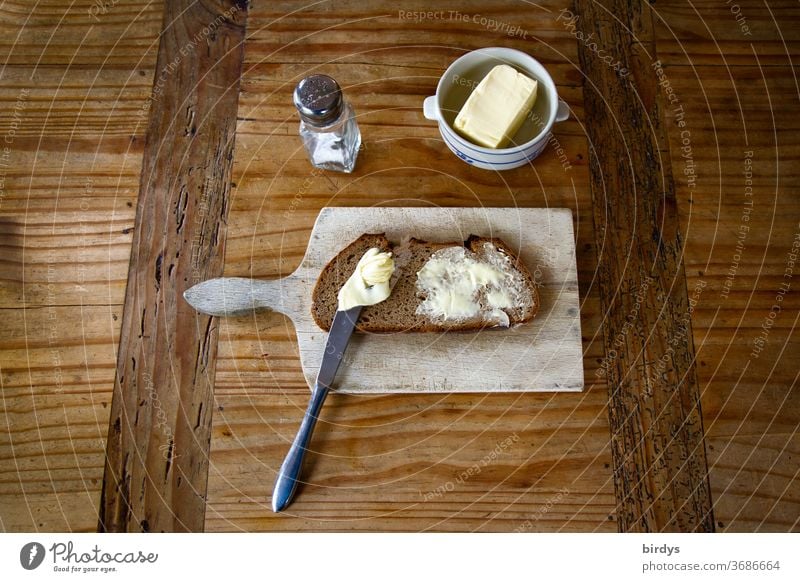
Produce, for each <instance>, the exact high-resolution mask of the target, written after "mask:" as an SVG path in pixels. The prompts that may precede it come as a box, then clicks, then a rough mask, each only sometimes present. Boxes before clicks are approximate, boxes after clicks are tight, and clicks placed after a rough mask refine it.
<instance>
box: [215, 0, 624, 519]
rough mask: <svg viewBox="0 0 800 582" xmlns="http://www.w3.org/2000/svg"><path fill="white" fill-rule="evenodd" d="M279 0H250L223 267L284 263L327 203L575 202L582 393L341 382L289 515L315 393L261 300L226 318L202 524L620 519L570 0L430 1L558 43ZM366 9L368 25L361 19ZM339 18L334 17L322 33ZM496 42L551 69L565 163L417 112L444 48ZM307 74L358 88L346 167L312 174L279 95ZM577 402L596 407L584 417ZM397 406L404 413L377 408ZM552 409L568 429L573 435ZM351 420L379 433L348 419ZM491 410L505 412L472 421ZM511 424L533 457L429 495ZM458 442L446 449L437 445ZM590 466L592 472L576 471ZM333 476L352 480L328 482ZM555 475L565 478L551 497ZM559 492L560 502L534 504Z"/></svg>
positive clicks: (289, 335)
mask: <svg viewBox="0 0 800 582" xmlns="http://www.w3.org/2000/svg"><path fill="white" fill-rule="evenodd" d="M540 4H541V3H540ZM288 5H289V4H288V3H270V4H266V3H263V4H257V5H255V6H254V7H253V9H252V10H251V12H250V14H249V15H248V40H247V45H246V47H245V71H244V73H243V78H242V88H243V91H242V93H241V98H240V106H239V114H240V119H239V125H238V129H237V140H236V152H235V157H234V196H233V199H232V206H231V214H230V220H229V227H230V228H229V236H228V242H227V244H226V258H225V275H226V276H242V277H259V278H266V277H275V276H279V275H288V274H289V273H291V272H292V271H293V270H294V269H295V268H296V267H297V266H298V265H299V263H300V261H301V259H302V257H303V254H304V253H305V250H306V247H307V245H308V241H309V236H310V232H311V227H312V225H313V224H314V220H315V219H316V217H317V215H318V213H319V211H320V209H321V208H322V207H325V206H340V207H341V206H432V207H438V206H442V207H459V206H469V207H474V206H488V207H491V206H500V207H512V208H513V207H523V208H536V207H539V208H548V207H549V208H553V207H555V208H559V207H565V208H570V209H572V211H573V217H574V231H575V236H576V247H577V249H578V253H577V260H578V279H579V287H580V299H581V329H582V334H583V351H584V370H585V382H586V392H585V393H584V395H582V396H580V397H579V398H578V400H571V399H563V398H561V396H563V395H559V396H558V397H554V398H548V397H543V398H528V397H526V398H525V399H524V400H519V401H517V400H514V399H513V398H510V397H501V395H490V396H487V395H483V394H480V395H466V394H460V395H459V394H454V395H447V396H446V397H445V398H444V399H443V400H442V399H441V398H439V397H427V398H426V397H424V396H408V397H403V398H400V397H386V398H383V397H381V398H364V397H362V396H357V397H349V398H344V397H342V399H341V404H339V403H337V402H334V404H333V406H332V408H331V409H328V404H330V402H329V403H327V404H326V407H325V410H324V412H323V417H322V422H323V424H324V425H327V423H331V424H332V425H335V426H329V427H328V426H326V428H325V429H324V430H320V432H319V433H317V435H316V437H315V439H314V443H315V444H314V449H315V451H316V452H317V453H318V454H314V461H313V466H311V472H310V473H309V475H308V481H309V482H310V484H309V485H308V486H306V487H305V488H304V489H303V491H302V493H301V495H300V496H299V497H298V498H297V499H296V500H295V503H294V504H293V505H292V507H291V508H290V511H289V512H288V513H286V514H283V515H281V516H275V515H273V514H272V512H271V510H270V509H269V506H268V498H269V495H270V493H271V487H272V483H273V479H274V475H275V471H277V469H278V467H279V466H280V463H281V462H282V460H283V457H284V455H285V453H286V450H287V447H288V442H289V439H290V438H291V437H293V434H294V431H295V430H296V428H297V425H298V424H299V422H300V419H301V417H302V413H303V410H304V408H305V402H306V401H307V398H308V387H307V385H306V382H305V379H304V377H303V374H302V370H301V368H300V361H299V357H298V351H297V342H296V340H295V338H294V329H293V327H292V325H291V322H290V321H289V320H288V319H286V318H284V317H282V316H280V315H276V314H269V313H258V314H253V315H252V316H247V317H241V318H235V319H226V320H224V321H223V320H221V321H220V328H219V337H220V343H219V355H218V362H217V375H216V386H215V398H216V402H217V405H219V406H222V407H223V409H224V410H223V411H219V410H218V409H217V410H215V415H214V420H213V431H212V441H211V467H210V474H209V498H208V500H209V503H208V513H207V524H206V529H207V531H218V530H223V531H241V530H247V531H254V530H255V531H268V530H274V529H280V530H318V529H328V530H369V531H382V530H387V531H415V530H442V531H470V530H473V529H480V528H482V527H483V528H484V529H486V530H487V531H513V530H515V529H517V528H520V527H523V526H525V524H526V522H528V521H530V524H529V525H528V527H529V528H530V530H531V531H538V530H542V531H558V530H569V531H592V530H595V529H596V530H599V531H613V530H615V529H616V524H615V522H614V519H615V518H614V511H613V505H614V503H613V481H612V475H611V468H610V463H611V458H610V450H609V447H608V446H607V444H608V420H607V413H606V411H605V408H604V406H605V400H606V398H607V396H606V385H605V379H604V378H598V377H597V376H596V374H595V371H596V369H597V368H598V366H599V363H600V362H601V361H602V355H603V351H602V345H601V342H600V341H599V336H598V330H599V326H600V321H601V320H602V315H601V311H600V306H599V304H600V300H599V297H598V295H597V286H596V284H594V276H595V267H596V250H595V245H594V240H595V237H594V232H593V224H592V220H591V218H590V216H589V215H587V214H586V209H587V208H590V207H591V193H590V191H589V187H588V183H589V175H588V166H587V161H588V144H587V140H586V137H585V132H584V129H583V126H585V124H586V123H588V120H587V119H586V118H585V116H584V114H583V95H582V89H581V85H582V80H581V79H582V78H581V75H580V73H579V71H578V70H577V68H576V67H575V65H574V61H575V58H576V55H577V49H576V46H575V41H574V38H572V37H571V36H570V35H569V33H568V32H567V31H566V30H565V29H564V27H563V26H562V24H561V23H559V22H556V20H555V18H556V16H557V15H558V11H559V10H560V9H561V8H564V7H566V6H567V2H566V1H563V0H558V1H548V2H545V3H544V4H542V5H541V6H542V7H534V6H532V7H526V8H525V9H524V10H523V9H521V8H520V7H519V6H516V5H513V4H509V3H503V2H497V3H491V4H487V3H486V2H474V1H470V2H444V3H442V4H441V8H439V7H438V5H437V10H439V9H441V10H454V11H455V10H459V11H460V12H461V13H464V14H469V15H472V14H487V15H492V16H494V17H499V18H500V19H501V20H503V21H506V20H507V21H508V22H509V23H511V24H514V25H517V26H520V27H522V28H524V29H526V30H527V31H529V32H535V33H536V37H537V38H543V39H544V38H546V39H547V41H548V43H549V45H547V44H545V43H539V42H538V41H537V40H535V39H533V38H532V37H531V35H530V34H529V36H528V38H527V40H526V39H523V38H519V37H516V38H515V37H509V36H507V35H505V34H503V33H498V32H497V31H495V32H492V31H491V30H487V29H486V28H484V27H481V26H480V25H475V24H473V23H470V22H467V23H463V22H461V23H459V22H453V21H449V20H447V19H445V20H436V21H432V22H427V23H423V24H419V23H414V22H413V21H407V20H402V19H399V18H398V8H402V9H403V10H421V9H423V8H425V6H424V5H423V3H422V2H414V3H412V4H410V5H408V6H406V5H404V6H402V7H398V6H397V5H393V4H391V3H386V2H373V3H368V4H364V3H358V2H344V3H341V4H337V11H336V12H331V11H329V10H328V9H327V8H326V7H325V6H309V7H305V8H303V10H301V11H299V12H298V13H292V14H287V13H288V12H290V11H289V10H287V9H286V7H287V6H288ZM340 8H341V10H342V11H343V12H339V10H340ZM425 9H430V8H429V7H428V8H425ZM342 14H344V17H342ZM381 15H388V16H385V17H384V16H381ZM364 18H366V19H369V20H366V21H365V22H366V23H367V24H364V23H359V22H358V20H359V19H364ZM373 20H374V22H373ZM328 26H334V28H333V29H331V30H325V28H326V27H328ZM298 31H299V32H298ZM492 45H494V46H509V47H512V48H517V49H519V50H523V51H526V52H529V53H531V54H533V55H534V56H535V57H536V58H538V59H541V60H542V61H545V62H546V64H547V66H548V68H549V70H551V72H552V73H553V76H554V78H555V80H556V83H557V85H558V90H559V94H560V95H561V96H562V97H563V98H564V99H566V100H567V102H568V103H569V104H570V107H571V108H572V109H573V111H574V112H575V117H573V118H571V119H570V120H569V121H566V122H564V123H561V124H558V125H557V126H556V127H555V129H554V134H555V136H556V138H557V139H558V140H559V142H560V144H561V147H563V148H564V150H565V155H566V156H567V158H568V161H569V165H568V166H567V167H564V166H563V165H562V162H561V161H560V160H559V156H558V155H557V154H556V152H555V150H554V149H553V148H548V149H547V150H546V151H545V152H544V153H543V155H542V156H541V157H540V158H538V159H537V160H536V163H535V164H534V165H533V167H531V168H524V169H518V170H515V171H511V172H502V173H494V172H486V171H483V170H476V169H475V168H472V167H469V166H468V165H466V164H464V163H463V162H461V161H460V160H458V159H457V158H456V157H454V156H453V155H452V154H451V153H450V152H449V151H448V150H447V148H446V146H445V144H444V143H443V142H442V139H441V136H440V135H439V133H438V130H437V128H436V126H435V124H433V123H431V122H429V121H427V120H425V119H424V117H423V115H422V101H423V99H424V98H425V97H427V96H428V95H431V94H432V93H433V92H434V91H435V87H436V83H437V81H438V79H439V76H440V75H441V74H442V72H444V70H445V69H446V68H447V66H448V65H449V64H450V62H452V60H453V59H455V58H456V57H457V56H460V55H461V54H463V52H464V51H465V50H469V49H470V48H478V47H480V46H492ZM275 50H277V52H274V51H275ZM558 51H560V52H561V55H559V54H558ZM329 61H332V62H329ZM570 61H572V62H570ZM309 71H321V72H326V73H329V74H331V75H332V76H334V77H335V78H336V79H337V80H338V81H339V82H340V83H341V84H342V86H343V87H344V92H345V94H346V95H347V97H348V98H349V99H350V100H351V101H352V102H353V104H354V107H355V109H356V113H357V115H358V120H359V125H360V127H361V131H362V137H363V144H364V145H363V146H362V150H361V152H360V154H359V160H358V164H357V165H356V169H355V172H354V173H353V174H351V175H344V174H337V173H334V172H314V171H313V168H312V167H311V166H310V165H309V164H308V161H307V159H306V158H305V153H304V152H303V150H302V146H301V143H300V141H299V139H298V137H297V133H296V132H297V126H296V125H297V118H296V113H295V112H294V109H293V106H292V103H291V99H290V98H289V97H287V96H290V95H291V90H292V86H293V83H294V82H295V81H296V80H299V78H300V77H301V76H302V75H304V74H306V73H307V72H309ZM484 397H485V398H484ZM476 398H478V399H479V400H476ZM584 406H586V408H587V411H588V410H591V414H588V415H585V414H583V412H582V411H583V407H584ZM449 410H454V411H457V412H448V411H449ZM395 411H397V414H398V417H397V418H396V419H395V420H396V422H392V423H383V424H382V421H381V419H383V418H387V417H392V418H394V415H395ZM329 413H330V414H331V415H332V416H330V417H329V416H328V415H329ZM451 415H452V416H453V417H454V418H453V419H452V421H455V419H456V418H460V419H461V420H460V421H459V424H458V427H459V430H458V432H450V431H449V429H443V427H446V426H449V423H450V422H452V421H451V420H449V419H450V416H451ZM559 418H560V419H561V420H563V421H564V422H566V423H567V424H568V425H569V426H570V427H574V428H570V429H569V431H568V432H564V433H563V434H562V433H561V430H565V429H560V428H559V422H558V419H559ZM341 419H344V421H342V422H340V420H341ZM401 419H402V420H401ZM545 419H546V420H545ZM347 420H353V424H356V423H357V424H358V426H359V427H368V428H369V432H363V431H360V430H358V431H354V429H349V428H348V426H349V424H348V422H346V421H347ZM493 424H494V427H495V428H488V429H487V431H488V432H487V433H486V434H484V435H482V434H481V431H482V430H483V428H486V427H488V426H491V425H493ZM229 425H230V426H229ZM342 425H344V426H342ZM320 426H323V425H320ZM578 426H581V427H582V428H580V429H579V428H578ZM496 427H500V428H496ZM513 431H517V434H518V435H519V436H520V438H521V439H522V440H520V441H519V442H520V443H523V442H524V443H525V444H524V445H522V446H523V448H524V447H526V446H530V447H531V450H536V451H537V453H536V456H534V457H532V458H530V459H528V457H527V456H525V457H524V460H522V461H521V462H520V464H521V465H522V467H521V468H519V470H518V471H517V472H516V473H515V472H514V470H515V469H514V467H512V465H513V463H511V462H506V461H503V462H501V463H496V464H495V466H494V468H493V469H492V470H491V471H490V470H488V469H487V470H486V472H485V473H484V474H483V476H482V477H481V478H478V479H475V480H472V479H470V481H469V483H468V484H467V485H466V486H465V487H459V488H458V489H457V490H455V491H453V492H448V493H447V494H446V495H442V496H441V497H435V498H433V499H429V500H428V501H427V502H425V501H424V499H423V494H424V493H426V492H429V491H431V490H435V489H436V488H437V487H439V486H440V485H443V484H446V483H447V481H449V480H453V479H454V478H457V476H458V475H459V473H460V472H461V471H464V470H468V469H469V468H470V467H471V466H472V465H473V463H475V462H480V461H481V459H483V458H484V457H485V456H486V455H491V452H492V450H493V449H494V447H495V445H496V441H495V439H494V437H500V435H501V434H502V435H503V438H505V436H507V435H509V434H512V433H513ZM584 431H585V433H584ZM398 432H401V433H402V434H403V442H407V441H408V439H409V437H408V436H407V435H412V437H411V440H412V442H413V446H409V448H407V449H404V450H406V451H407V458H406V459H403V458H401V457H402V453H401V452H400V451H399V449H398V450H395V449H394V448H392V443H393V438H394V435H395V434H397V433H398ZM228 433H230V434H228ZM231 434H232V435H234V436H231ZM584 434H585V435H586V436H579V435H584ZM413 435H416V440H413V439H414V437H413ZM465 445H466V448H465V449H464V450H463V452H462V453H459V454H457V455H456V456H455V457H454V458H453V459H452V460H451V461H449V462H448V463H446V465H447V466H446V467H443V466H442V463H441V460H442V458H443V456H444V455H443V453H442V451H444V450H448V451H458V450H460V449H462V448H464V447H465ZM534 447H535V449H534ZM573 447H574V448H573ZM564 450H567V451H568V452H567V453H566V454H565V453H564ZM584 450H586V451H587V452H589V453H590V454H587V455H584V454H583V453H582V452H581V451H584ZM520 451H522V449H520ZM520 451H517V453H509V454H521V453H520ZM539 455H541V464H539V458H540V457H539ZM515 458H516V457H515ZM545 473H546V476H544V477H543V479H542V481H540V482H539V481H537V478H538V476H540V475H545ZM445 475H449V476H448V477H447V479H444V476H445ZM387 476H392V477H391V478H388V477H387ZM518 479H521V480H522V481H518ZM320 480H323V481H324V482H325V484H326V487H321V486H320V485H319V483H320ZM584 480H585V482H586V483H591V484H592V485H591V486H590V487H584V486H583V484H582V483H583V482H584ZM340 481H341V482H342V484H343V485H342V486H343V487H345V488H344V489H333V488H332V487H333V486H335V484H336V483H338V482H340ZM523 481H524V483H525V485H524V486H521V485H522V484H523ZM528 485H531V486H530V487H528ZM559 488H568V489H569V491H570V492H571V493H570V494H569V495H561V496H559V495H558V491H559ZM548 500H550V503H551V504H552V507H550V509H549V510H546V511H542V508H543V507H546V506H547V505H548ZM481 516H489V517H487V518H486V519H482V518H481ZM492 516H495V518H494V519H489V518H490V517H492ZM367 518H368V519H367Z"/></svg>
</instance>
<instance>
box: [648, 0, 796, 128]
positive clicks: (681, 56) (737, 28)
mask: <svg viewBox="0 0 800 582" xmlns="http://www.w3.org/2000/svg"><path fill="white" fill-rule="evenodd" d="M652 9H653V22H654V23H655V33H656V38H657V46H658V58H659V59H661V61H662V62H663V63H664V64H668V65H687V66H695V67H696V66H702V65H715V66H722V67H725V66H738V65H745V66H753V65H756V64H757V63H761V65H763V66H774V65H779V66H786V65H791V64H792V62H793V61H794V62H796V58H797V55H798V54H800V30H799V29H798V27H797V21H798V19H800V6H798V4H797V2H794V1H793V0H769V1H768V2H762V1H760V0H736V1H735V2H733V1H731V2H728V1H725V2H718V1H716V0H696V1H695V0H693V1H692V2H685V1H684V0H659V1H658V4H653V5H652ZM696 74H697V72H696V71H695V70H693V69H687V70H686V75H688V76H689V78H692V77H695V76H696ZM727 77H728V74H727V71H723V72H720V77H719V78H720V79H725V78H727ZM726 109H727V108H726ZM715 113H716V112H715ZM720 113H721V112H720Z"/></svg>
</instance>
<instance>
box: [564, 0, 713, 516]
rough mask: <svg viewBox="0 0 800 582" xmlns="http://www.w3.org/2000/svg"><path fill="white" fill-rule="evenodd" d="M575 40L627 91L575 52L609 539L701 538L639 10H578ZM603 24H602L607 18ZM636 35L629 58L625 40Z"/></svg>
mask: <svg viewBox="0 0 800 582" xmlns="http://www.w3.org/2000/svg"><path fill="white" fill-rule="evenodd" d="M576 14H577V15H578V17H579V21H578V26H579V29H580V30H582V32H583V35H584V36H588V35H589V34H591V33H595V34H596V35H597V37H598V43H599V44H600V45H602V46H606V47H614V49H615V50H616V51H618V56H619V58H620V59H622V62H624V63H626V64H627V65H628V69H629V70H630V75H631V76H632V77H633V78H634V79H636V85H635V86H634V85H632V84H631V83H629V82H626V80H625V75H620V74H619V73H618V72H617V71H615V70H614V69H613V68H612V67H609V66H608V64H607V63H606V62H604V61H603V60H602V59H601V57H600V56H599V53H597V52H594V51H592V50H591V49H590V47H589V45H586V44H580V46H579V53H580V57H581V69H582V70H583V71H584V72H585V73H586V75H587V79H588V80H589V81H590V85H589V86H588V87H587V89H586V92H585V94H584V98H585V102H586V111H587V115H589V116H590V117H591V119H592V123H591V125H589V126H588V134H589V139H590V142H591V144H592V146H593V150H592V155H591V157H590V163H591V166H592V196H593V202H594V221H595V226H596V229H597V230H596V232H595V234H596V237H597V245H598V247H601V248H604V249H606V250H605V252H602V253H601V254H600V256H599V267H598V272H599V285H600V288H601V294H600V297H601V303H602V306H603V311H604V312H605V313H606V314H607V315H606V319H605V321H604V330H603V334H604V338H605V346H606V356H605V357H606V362H605V365H604V371H605V374H606V375H607V376H608V382H609V384H608V386H609V419H610V423H611V439H612V451H613V457H614V483H615V489H616V497H617V504H618V506H617V507H618V511H617V515H618V522H617V523H618V525H619V528H620V530H621V531H713V530H714V521H713V517H712V506H711V495H710V490H709V485H708V468H707V464H706V456H705V444H704V440H703V437H704V434H703V419H702V413H701V409H700V392H699V389H698V384H697V377H696V372H695V361H694V360H695V354H694V346H693V342H692V333H691V319H690V314H689V311H688V309H689V303H688V296H687V290H686V280H685V274H684V268H683V264H682V263H681V257H682V254H683V248H682V246H683V245H682V241H681V238H680V236H679V226H678V215H677V209H676V205H675V191H674V185H673V182H672V168H671V165H670V160H669V157H668V156H666V155H663V154H660V152H659V146H660V143H663V141H664V136H665V134H664V130H663V111H662V105H661V100H660V99H655V98H654V94H653V91H652V89H653V88H655V87H657V83H658V79H657V77H656V73H655V71H654V69H653V68H652V67H651V66H650V63H648V62H647V58H646V55H648V54H649V55H653V54H654V52H653V50H654V46H653V44H652V24H651V23H650V14H649V12H648V9H647V8H646V7H644V6H643V5H641V4H631V3H627V2H622V1H618V0H611V1H604V2H594V1H591V0H590V1H584V0H578V2H577V3H576ZM612 15H613V16H612ZM631 33H633V34H635V35H637V37H638V38H639V39H640V41H641V44H639V45H638V46H636V47H635V48H633V45H632V44H631V43H630V42H626V39H628V38H630V36H631Z"/></svg>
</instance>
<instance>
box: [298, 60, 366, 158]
mask: <svg viewBox="0 0 800 582" xmlns="http://www.w3.org/2000/svg"><path fill="white" fill-rule="evenodd" d="M294 105H295V107H297V111H299V112H300V137H301V138H302V139H303V145H304V146H305V148H306V152H308V159H309V160H310V161H311V164H312V165H313V166H314V167H316V168H322V169H325V170H336V171H338V172H347V173H350V172H352V171H353V168H354V167H355V165H356V158H357V157H358V148H359V147H360V146H361V132H359V130H358V123H357V122H356V118H355V112H354V111H353V107H352V106H351V105H350V103H348V102H347V101H346V100H345V98H344V95H342V89H341V88H340V87H339V84H338V83H337V82H336V81H335V80H334V79H332V78H331V77H329V76H328V75H311V76H309V77H306V78H305V79H303V80H302V81H300V82H299V83H298V84H297V87H295V90H294Z"/></svg>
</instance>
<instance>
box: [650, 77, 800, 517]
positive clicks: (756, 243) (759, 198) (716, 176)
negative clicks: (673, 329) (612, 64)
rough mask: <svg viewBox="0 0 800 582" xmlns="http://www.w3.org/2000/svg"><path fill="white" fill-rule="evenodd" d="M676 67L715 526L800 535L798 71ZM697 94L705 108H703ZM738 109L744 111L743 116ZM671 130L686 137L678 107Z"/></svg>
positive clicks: (674, 138) (683, 219)
mask: <svg viewBox="0 0 800 582" xmlns="http://www.w3.org/2000/svg"><path fill="white" fill-rule="evenodd" d="M664 70H665V72H666V74H667V76H668V79H669V81H670V83H672V86H673V88H674V90H675V93H676V94H677V95H678V96H679V97H680V98H681V103H682V104H683V107H684V110H685V116H686V121H687V128H688V129H689V130H690V131H691V138H692V149H693V155H694V160H695V163H696V164H697V165H698V169H699V178H698V185H697V188H695V189H691V188H689V186H688V183H687V179H686V177H685V176H684V175H683V174H682V172H681V166H682V162H681V165H679V166H678V167H677V168H676V170H677V172H676V174H675V175H676V179H675V185H676V196H677V199H678V208H679V210H680V223H681V227H682V229H681V230H682V236H683V237H684V240H685V241H686V244H685V262H686V273H687V286H688V288H689V289H690V290H691V291H692V292H693V290H694V289H700V290H701V293H700V294H699V296H698V297H697V298H696V303H695V308H694V311H693V313H692V327H693V329H694V341H695V346H696V354H697V362H698V368H697V373H698V379H699V383H700V389H701V395H702V396H701V398H702V404H703V418H704V425H705V429H706V435H707V436H706V438H707V442H708V462H709V478H710V483H711V494H712V499H713V500H714V517H715V521H716V528H717V530H718V531H736V532H741V531H797V530H798V528H800V503H798V486H797V485H798V479H797V477H798V475H800V458H799V457H798V456H797V455H796V454H795V452H794V451H796V450H797V432H798V425H797V418H798V414H800V392H799V391H798V390H797V382H798V378H797V370H798V354H800V333H798V321H797V314H798V313H800V293H798V291H797V289H796V284H795V281H796V277H797V275H796V273H795V274H793V276H792V277H791V278H788V279H787V278H786V277H785V274H786V268H787V266H788V260H789V255H790V252H791V250H792V244H793V242H794V241H795V240H796V237H797V236H798V234H800V198H798V196H797V192H798V191H800V164H798V163H797V160H798V157H799V156H800V148H799V147H798V146H799V145H800V141H798V136H800V118H798V116H797V115H796V110H797V106H796V104H797V99H798V92H797V86H796V85H795V76H796V71H794V70H793V69H792V68H791V67H788V66H777V65H775V66H770V67H768V68H767V67H764V68H760V67H758V66H744V65H741V66H735V67H732V68H731V70H730V72H727V71H724V69H720V67H716V66H697V67H694V68H693V69H692V68H691V67H688V66H685V65H668V66H665V69H664ZM723 71H724V73H723ZM754 89H757V90H754ZM695 94H703V95H705V99H704V100H699V99H692V98H691V95H695ZM730 103H740V104H741V107H739V106H737V107H734V108H733V109H732V110H731V108H730V107H728V105H729V104H730ZM666 123H667V126H668V127H670V128H675V127H676V125H675V123H676V117H675V113H674V111H672V110H671V109H670V110H668V111H667V119H666ZM669 147H670V150H671V152H672V157H673V159H681V158H680V155H681V147H683V144H682V140H681V138H680V135H679V132H675V131H670V139H669ZM746 166H747V167H746ZM748 168H749V172H748V174H747V175H746V170H747V169H748ZM748 182H751V183H752V184H749V183H748ZM748 185H749V186H750V188H751V189H752V190H751V191H748V190H747V188H748ZM742 228H745V229H746V230H745V231H744V232H743V231H742ZM786 282H788V283H789V284H790V286H791V288H790V289H789V292H788V293H786V295H785V296H783V300H782V302H781V305H782V306H783V307H782V310H781V312H780V314H779V315H778V316H777V317H776V318H775V319H774V323H773V324H772V326H771V328H770V332H769V335H768V336H767V343H766V345H765V348H764V350H763V351H762V352H761V353H760V354H757V355H756V356H754V355H753V346H754V343H753V342H754V341H755V340H756V339H757V338H759V337H761V336H762V333H763V328H762V326H763V325H764V321H765V319H766V318H767V317H768V316H769V314H770V312H771V310H772V309H773V306H774V305H775V304H776V295H777V294H778V290H779V289H780V288H781V285H783V284H784V283H786Z"/></svg>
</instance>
